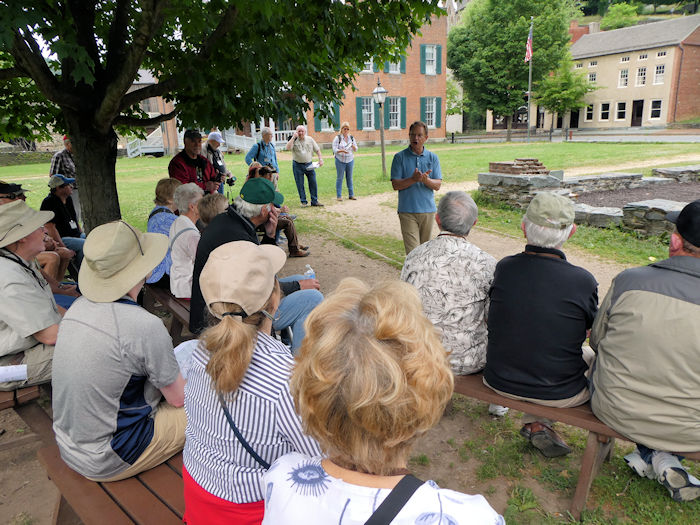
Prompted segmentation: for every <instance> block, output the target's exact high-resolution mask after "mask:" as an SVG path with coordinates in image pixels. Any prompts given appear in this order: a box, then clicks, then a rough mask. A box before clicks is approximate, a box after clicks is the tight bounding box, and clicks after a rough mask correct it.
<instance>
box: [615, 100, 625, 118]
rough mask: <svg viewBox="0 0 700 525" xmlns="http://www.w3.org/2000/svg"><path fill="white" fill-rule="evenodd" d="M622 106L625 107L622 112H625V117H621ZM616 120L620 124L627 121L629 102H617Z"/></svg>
mask: <svg viewBox="0 0 700 525" xmlns="http://www.w3.org/2000/svg"><path fill="white" fill-rule="evenodd" d="M620 105H622V106H623V108H622V111H623V116H622V117H620V116H619V115H620ZM615 120H616V121H618V122H621V121H624V120H627V102H626V101H621V102H617V103H616V104H615Z"/></svg>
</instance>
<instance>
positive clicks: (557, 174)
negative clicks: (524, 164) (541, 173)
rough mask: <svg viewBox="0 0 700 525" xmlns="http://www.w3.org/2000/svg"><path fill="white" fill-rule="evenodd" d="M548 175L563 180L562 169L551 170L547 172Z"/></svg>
mask: <svg viewBox="0 0 700 525" xmlns="http://www.w3.org/2000/svg"><path fill="white" fill-rule="evenodd" d="M549 176H550V177H554V178H556V179H559V180H564V170H552V171H550V172H549Z"/></svg>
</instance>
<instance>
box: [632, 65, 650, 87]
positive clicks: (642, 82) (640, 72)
mask: <svg viewBox="0 0 700 525" xmlns="http://www.w3.org/2000/svg"><path fill="white" fill-rule="evenodd" d="M634 85H635V86H646V85H647V67H646V66H642V67H638V68H637V75H636V77H635V81H634Z"/></svg>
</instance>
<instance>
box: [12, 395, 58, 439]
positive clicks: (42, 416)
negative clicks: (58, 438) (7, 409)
mask: <svg viewBox="0 0 700 525" xmlns="http://www.w3.org/2000/svg"><path fill="white" fill-rule="evenodd" d="M15 412H16V413H17V415H18V416H19V417H21V418H22V421H24V422H25V423H26V424H27V426H28V427H29V428H30V429H31V431H32V432H34V433H35V434H36V435H37V436H39V439H41V441H42V442H43V443H44V444H45V445H50V444H52V443H53V442H54V434H53V422H52V421H51V418H50V417H49V415H48V414H47V413H46V412H45V411H44V409H43V408H41V407H40V406H39V404H38V403H37V402H36V401H32V402H30V403H26V404H24V405H19V406H16V407H15Z"/></svg>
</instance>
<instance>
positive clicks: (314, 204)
mask: <svg viewBox="0 0 700 525" xmlns="http://www.w3.org/2000/svg"><path fill="white" fill-rule="evenodd" d="M311 206H316V207H317V208H323V204H321V203H320V202H312V203H311Z"/></svg>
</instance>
